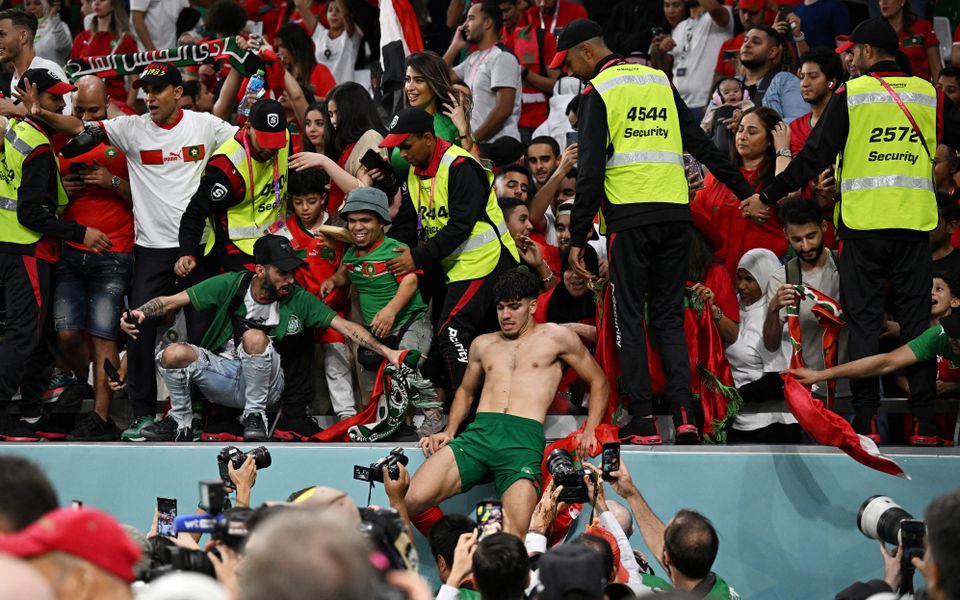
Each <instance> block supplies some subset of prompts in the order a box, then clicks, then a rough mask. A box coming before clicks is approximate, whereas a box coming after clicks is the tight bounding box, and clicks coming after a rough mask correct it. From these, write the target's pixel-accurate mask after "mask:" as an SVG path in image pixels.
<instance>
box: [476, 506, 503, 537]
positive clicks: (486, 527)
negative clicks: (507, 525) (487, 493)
mask: <svg viewBox="0 0 960 600" xmlns="http://www.w3.org/2000/svg"><path fill="white" fill-rule="evenodd" d="M476 510H477V530H478V531H479V532H480V537H479V538H478V541H479V540H482V539H483V538H485V537H487V536H488V535H490V534H492V533H500V532H501V531H503V504H501V503H500V502H498V501H496V500H485V501H482V502H477V509H476Z"/></svg>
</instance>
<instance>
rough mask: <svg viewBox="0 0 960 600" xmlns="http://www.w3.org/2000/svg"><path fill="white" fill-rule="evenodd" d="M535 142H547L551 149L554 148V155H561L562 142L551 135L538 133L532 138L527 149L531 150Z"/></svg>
mask: <svg viewBox="0 0 960 600" xmlns="http://www.w3.org/2000/svg"><path fill="white" fill-rule="evenodd" d="M534 144H546V145H547V146H550V149H551V150H553V156H554V157H557V156H560V144H559V143H558V142H557V140H556V139H554V138H552V137H550V136H549V135H538V136H537V137H535V138H533V139H532V140H530V143H529V144H527V150H529V149H530V146H533V145H534ZM524 154H526V152H524Z"/></svg>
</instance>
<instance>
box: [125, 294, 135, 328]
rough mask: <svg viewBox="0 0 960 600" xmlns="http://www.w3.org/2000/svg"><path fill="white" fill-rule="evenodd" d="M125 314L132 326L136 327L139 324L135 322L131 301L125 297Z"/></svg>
mask: <svg viewBox="0 0 960 600" xmlns="http://www.w3.org/2000/svg"><path fill="white" fill-rule="evenodd" d="M123 312H125V313H126V314H127V322H128V323H130V324H131V325H136V324H137V322H136V321H134V320H133V312H132V311H131V310H130V299H129V298H127V297H126V296H124V297H123Z"/></svg>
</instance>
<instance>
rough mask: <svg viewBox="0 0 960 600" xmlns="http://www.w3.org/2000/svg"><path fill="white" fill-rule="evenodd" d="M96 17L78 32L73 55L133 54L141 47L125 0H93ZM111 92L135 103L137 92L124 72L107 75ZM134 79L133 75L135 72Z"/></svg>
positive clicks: (118, 99)
mask: <svg viewBox="0 0 960 600" xmlns="http://www.w3.org/2000/svg"><path fill="white" fill-rule="evenodd" d="M92 5H93V20H92V21H91V22H90V29H86V30H84V31H81V32H80V33H78V34H77V37H75V38H74V40H73V49H72V50H71V51H70V58H71V59H78V58H91V57H94V56H105V55H108V54H131V53H133V52H136V51H137V42H136V40H134V39H133V36H132V35H130V25H129V18H128V17H127V11H126V9H125V8H124V7H123V2H121V0H93V3H92ZM104 79H105V83H106V84H107V95H109V96H110V99H111V100H112V101H114V102H116V103H117V104H121V105H125V106H132V105H133V103H134V102H135V101H136V99H137V92H136V90H134V89H133V87H132V86H130V87H129V91H128V87H127V86H126V85H125V83H124V80H123V77H122V76H120V75H117V76H114V77H106V78H104ZM129 79H130V80H132V79H133V77H132V76H131V77H130V78H129Z"/></svg>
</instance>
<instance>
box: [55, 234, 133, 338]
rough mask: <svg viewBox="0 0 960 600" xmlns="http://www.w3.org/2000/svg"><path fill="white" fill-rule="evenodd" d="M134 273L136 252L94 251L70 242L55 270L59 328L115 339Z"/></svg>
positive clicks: (56, 311)
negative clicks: (134, 254)
mask: <svg viewBox="0 0 960 600" xmlns="http://www.w3.org/2000/svg"><path fill="white" fill-rule="evenodd" d="M132 274H133V254H132V253H129V252H128V253H121V252H110V253H108V254H94V253H93V252H87V251H84V250H78V249H76V248H73V247H70V246H67V247H66V248H64V250H63V257H62V258H61V259H60V262H59V263H57V266H56V270H55V271H54V275H53V278H54V279H53V280H54V292H53V319H54V325H55V326H56V328H57V331H83V330H86V331H88V332H89V333H90V335H93V336H96V337H98V338H102V339H105V340H116V339H117V336H118V334H119V329H120V311H121V310H122V308H123V295H124V294H125V293H126V292H127V288H129V286H130V277H131V275H132Z"/></svg>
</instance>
